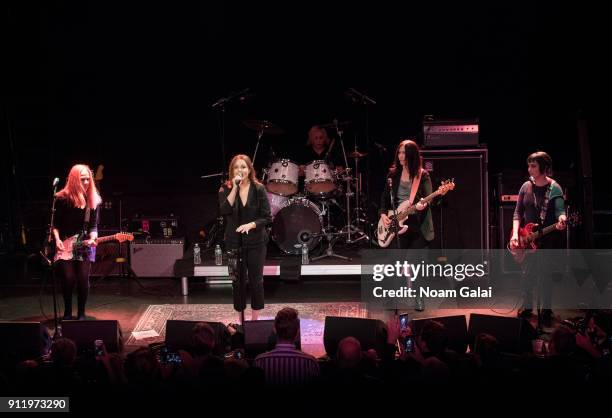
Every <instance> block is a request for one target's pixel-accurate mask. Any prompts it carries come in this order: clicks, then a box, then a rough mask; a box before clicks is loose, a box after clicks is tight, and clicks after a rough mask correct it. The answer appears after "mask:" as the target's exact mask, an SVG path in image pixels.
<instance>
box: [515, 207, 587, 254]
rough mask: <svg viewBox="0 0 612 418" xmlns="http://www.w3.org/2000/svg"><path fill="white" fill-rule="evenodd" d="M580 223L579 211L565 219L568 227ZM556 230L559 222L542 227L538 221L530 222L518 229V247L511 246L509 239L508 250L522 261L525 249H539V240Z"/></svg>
mask: <svg viewBox="0 0 612 418" xmlns="http://www.w3.org/2000/svg"><path fill="white" fill-rule="evenodd" d="M580 223H581V219H580V214H578V213H573V214H571V215H570V216H569V217H568V218H567V221H565V224H566V225H567V227H568V228H570V227H575V226H577V225H579V224H580ZM554 231H558V229H557V222H555V223H554V224H552V225H549V226H547V227H545V228H542V229H539V228H538V224H536V223H533V222H531V223H528V224H527V225H525V226H523V227H522V228H519V230H518V246H517V247H516V248H514V249H513V248H510V241H508V245H507V248H508V251H510V253H511V254H512V256H513V257H514V259H515V260H516V261H517V262H519V263H520V262H522V261H523V260H524V259H525V253H526V251H525V250H535V249H537V248H538V240H539V239H540V238H542V237H543V236H545V235H548V234H550V233H551V232H554ZM510 239H512V231H510Z"/></svg>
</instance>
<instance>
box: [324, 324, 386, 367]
mask: <svg viewBox="0 0 612 418" xmlns="http://www.w3.org/2000/svg"><path fill="white" fill-rule="evenodd" d="M346 337H355V338H357V339H358V340H359V342H360V343H361V349H362V350H364V351H366V350H369V349H370V348H373V349H375V350H376V351H377V352H378V353H379V354H381V353H382V350H383V349H384V346H385V345H386V343H387V328H386V325H385V323H384V322H382V321H381V320H379V319H364V318H345V317H340V316H326V317H325V329H324V330H323V344H324V346H325V352H326V353H327V355H328V356H329V357H335V356H336V352H337V351H338V343H340V341H341V340H342V339H343V338H346Z"/></svg>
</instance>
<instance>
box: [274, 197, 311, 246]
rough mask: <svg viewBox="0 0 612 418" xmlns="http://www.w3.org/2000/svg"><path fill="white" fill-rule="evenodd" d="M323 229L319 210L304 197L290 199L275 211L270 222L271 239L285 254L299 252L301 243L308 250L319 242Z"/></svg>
mask: <svg viewBox="0 0 612 418" xmlns="http://www.w3.org/2000/svg"><path fill="white" fill-rule="evenodd" d="M322 230H323V216H322V215H321V210H320V209H319V208H318V206H317V205H315V204H314V203H313V202H311V201H310V200H308V199H306V198H304V197H298V198H293V199H290V200H289V201H288V202H287V204H286V205H285V206H284V207H283V208H282V209H281V210H279V211H278V212H277V213H276V216H275V217H274V222H273V223H272V234H271V235H272V240H273V241H274V242H276V244H277V245H278V247H279V248H280V249H281V250H283V251H284V252H285V253H287V254H301V253H302V244H306V245H308V251H312V250H314V248H315V247H316V246H317V245H319V242H321V236H316V237H313V236H312V235H313V234H320V233H321V231H322Z"/></svg>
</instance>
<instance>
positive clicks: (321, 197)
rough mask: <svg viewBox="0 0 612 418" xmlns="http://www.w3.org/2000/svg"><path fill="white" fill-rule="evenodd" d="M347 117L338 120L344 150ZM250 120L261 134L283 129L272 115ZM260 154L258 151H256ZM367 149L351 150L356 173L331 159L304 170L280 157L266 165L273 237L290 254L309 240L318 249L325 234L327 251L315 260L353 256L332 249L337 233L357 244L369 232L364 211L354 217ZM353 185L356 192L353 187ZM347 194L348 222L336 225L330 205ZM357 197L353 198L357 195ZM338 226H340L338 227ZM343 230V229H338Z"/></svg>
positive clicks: (312, 247)
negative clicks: (269, 118) (343, 129)
mask: <svg viewBox="0 0 612 418" xmlns="http://www.w3.org/2000/svg"><path fill="white" fill-rule="evenodd" d="M342 124H343V123H338V122H336V121H335V123H334V125H333V126H335V127H336V130H337V133H338V136H339V138H340V143H341V146H342V152H343V154H344V156H345V161H347V160H346V153H345V151H344V144H343V142H342V132H341V131H339V129H338V126H340V125H342ZM245 125H246V126H247V127H249V128H251V129H254V130H256V131H257V132H258V145H259V139H260V138H261V136H262V134H263V133H266V134H272V135H274V134H279V133H282V132H284V131H283V130H282V129H281V128H279V127H278V126H276V125H274V124H272V123H270V122H268V121H256V120H251V121H246V122H245ZM255 155H256V154H255ZM366 155H367V154H365V153H360V152H358V151H357V150H355V151H354V152H352V153H351V154H349V155H348V157H349V158H352V159H354V160H355V168H356V169H355V171H356V174H357V175H356V176H354V177H353V176H351V171H352V170H351V168H348V167H347V168H346V170H344V172H342V173H340V172H339V171H338V170H336V169H335V167H333V166H332V164H330V162H328V161H326V160H314V161H311V162H309V163H308V164H306V165H305V166H304V167H303V168H302V170H301V167H300V166H299V165H298V164H297V163H296V162H294V161H292V160H290V159H286V158H279V159H276V160H273V161H271V162H270V163H269V164H268V165H267V168H265V169H264V176H263V179H264V184H265V186H266V189H267V191H268V200H269V202H270V210H271V212H272V219H273V223H272V231H271V237H272V240H273V241H274V242H275V243H276V244H277V245H278V247H279V248H280V249H281V250H282V251H283V252H284V253H286V254H301V253H302V247H303V246H307V247H308V251H309V252H310V251H312V250H314V249H315V248H316V247H317V246H318V245H319V244H320V243H321V240H322V238H325V239H326V240H327V243H328V247H327V250H326V252H325V253H324V254H323V255H321V256H319V257H314V258H311V260H313V261H316V260H318V259H320V258H324V257H336V258H340V259H344V260H350V258H349V257H345V256H342V255H339V254H335V253H334V251H333V245H334V243H335V242H336V240H337V239H338V238H340V237H341V236H345V237H346V239H345V242H346V243H347V244H352V243H355V242H359V241H362V240H368V241H369V240H370V238H369V237H368V236H367V235H366V234H365V233H364V232H363V231H362V230H361V229H360V228H359V223H360V222H364V220H363V219H361V217H360V216H356V217H355V219H354V220H353V221H352V220H351V212H352V211H354V213H355V214H357V215H360V214H361V209H360V206H361V205H360V197H361V187H360V181H359V180H360V178H361V177H360V176H359V174H358V161H359V160H360V159H362V158H364V157H366ZM301 171H303V175H304V177H305V179H304V188H303V190H302V191H301V192H300V190H299V184H300V182H299V178H300V175H301ZM353 189H355V190H356V193H353V191H352V190H353ZM341 197H345V199H346V200H345V204H346V206H345V207H344V208H342V210H343V212H344V213H345V214H346V224H344V225H342V227H341V228H336V227H335V226H334V225H332V221H331V214H330V206H331V204H337V203H336V200H335V199H336V198H341ZM353 197H354V199H352V198H353ZM351 200H354V201H355V208H354V209H351ZM338 229H339V231H338ZM335 231H338V232H335Z"/></svg>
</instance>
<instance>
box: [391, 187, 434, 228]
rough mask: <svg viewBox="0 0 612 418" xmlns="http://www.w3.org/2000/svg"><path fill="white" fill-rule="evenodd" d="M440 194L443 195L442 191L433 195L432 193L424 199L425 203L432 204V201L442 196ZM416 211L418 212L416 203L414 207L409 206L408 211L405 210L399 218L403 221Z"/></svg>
mask: <svg viewBox="0 0 612 418" xmlns="http://www.w3.org/2000/svg"><path fill="white" fill-rule="evenodd" d="M440 194H441V192H440V190H436V191H435V192H433V193H432V194H430V195H429V196H427V197H424V198H423V202H425V203H429V202H431V201H432V200H433V199H434V198H435V197H436V196H438V195H440ZM415 211H416V203H415V204H412V205H410V206H408V207H407V208H406V210H403V211H402V212H400V213H399V214H398V218H399V220H400V221H401V220H402V219H404V218H406V217H407V216H408V215H410V214H412V213H414V212H415Z"/></svg>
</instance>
